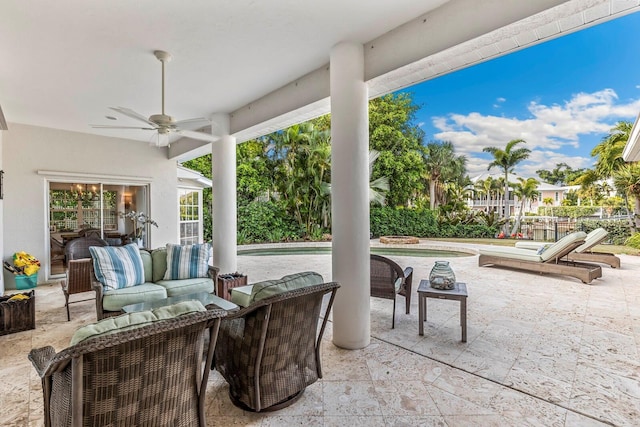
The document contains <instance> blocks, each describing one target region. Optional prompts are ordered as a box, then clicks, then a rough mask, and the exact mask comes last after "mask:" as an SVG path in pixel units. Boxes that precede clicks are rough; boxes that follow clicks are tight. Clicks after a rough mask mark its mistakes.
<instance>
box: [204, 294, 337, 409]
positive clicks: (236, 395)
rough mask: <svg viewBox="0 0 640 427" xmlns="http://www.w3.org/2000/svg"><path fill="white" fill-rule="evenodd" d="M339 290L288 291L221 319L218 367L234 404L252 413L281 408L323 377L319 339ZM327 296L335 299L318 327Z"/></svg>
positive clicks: (217, 356)
mask: <svg viewBox="0 0 640 427" xmlns="http://www.w3.org/2000/svg"><path fill="white" fill-rule="evenodd" d="M339 286H340V285H338V284H337V283H323V284H319V285H313V286H308V287H305V288H301V289H296V290H292V291H288V292H285V293H282V294H280V295H276V296H274V297H271V298H267V299H264V300H261V301H257V302H255V303H253V304H252V305H250V306H249V307H246V308H243V309H241V310H240V311H238V312H236V313H233V314H230V315H229V316H228V317H227V318H225V319H224V320H223V322H222V324H221V325H220V336H219V338H218V345H217V347H216V351H215V368H216V369H217V370H218V371H219V372H220V373H221V374H222V376H223V377H224V378H225V379H226V380H227V382H228V383H229V396H230V398H231V401H232V402H233V403H234V404H235V405H236V406H238V407H240V408H242V409H244V410H248V411H254V412H261V411H273V410H277V409H281V408H284V407H286V406H289V405H290V404H292V403H293V402H295V401H296V400H297V399H298V398H299V397H300V396H301V395H302V393H303V392H304V390H305V388H306V387H307V386H309V385H311V384H313V383H314V382H316V380H317V379H318V378H322V368H321V365H320V341H321V340H322V335H323V334H324V329H325V327H326V324H327V317H328V315H329V311H330V310H331V307H332V305H333V300H334V298H335V293H336V290H337V289H338V287H339ZM327 294H330V295H331V297H330V298H329V300H328V301H327V302H326V305H325V309H324V310H323V312H322V317H323V320H322V326H321V327H320V329H318V321H319V318H320V315H321V313H320V312H321V308H322V306H323V297H324V296H325V295H327Z"/></svg>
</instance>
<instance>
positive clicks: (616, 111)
mask: <svg viewBox="0 0 640 427" xmlns="http://www.w3.org/2000/svg"><path fill="white" fill-rule="evenodd" d="M498 99H503V98H498ZM528 111H529V113H530V116H529V117H527V118H518V117H503V116H502V117H498V116H495V115H490V114H487V115H485V114H481V113H477V112H472V113H469V114H466V115H463V114H455V113H451V114H449V115H448V116H446V117H433V118H432V122H433V126H434V127H435V128H436V129H438V130H440V132H438V133H436V134H435V135H434V137H435V138H436V139H439V140H445V141H451V142H452V143H453V144H454V146H455V147H456V152H457V153H458V154H464V155H466V156H467V158H468V159H469V161H468V163H467V165H468V170H469V174H470V175H471V176H473V175H474V173H472V171H473V172H478V173H482V172H485V171H486V170H487V166H488V164H489V163H490V161H491V160H490V159H491V156H490V155H488V154H487V153H483V152H482V149H483V148H484V147H491V146H494V147H504V146H505V144H506V143H507V142H508V141H510V140H512V139H523V140H525V141H526V147H527V148H528V149H530V150H531V151H532V153H531V156H530V158H529V160H527V161H526V162H523V163H522V164H521V165H519V166H518V168H519V171H518V173H519V174H520V175H523V176H535V175H536V174H535V171H536V170H538V169H552V168H553V167H555V165H556V164H557V163H561V162H564V163H567V164H568V165H569V166H571V167H572V168H574V169H578V168H584V167H590V166H592V164H593V159H592V158H591V157H590V156H588V154H587V156H586V157H585V156H579V155H575V154H577V153H578V151H576V150H577V149H578V148H579V147H580V136H581V135H582V136H586V135H604V134H606V133H607V132H608V131H609V130H610V129H611V128H612V127H613V126H614V125H615V123H616V122H617V121H618V120H624V119H629V120H633V119H634V118H635V117H636V116H637V114H638V111H640V99H636V100H631V101H627V102H620V101H619V100H618V95H617V94H616V93H615V91H614V90H612V89H604V90H601V91H597V92H593V93H578V94H575V95H573V97H572V98H571V99H570V100H569V101H565V102H564V104H562V105H560V104H553V105H544V104H542V103H540V102H539V101H532V102H530V103H529V105H528ZM569 147H570V148H569ZM567 148H569V149H568V150H567ZM560 150H563V151H564V152H569V153H570V152H573V153H574V155H569V154H563V153H561V152H560Z"/></svg>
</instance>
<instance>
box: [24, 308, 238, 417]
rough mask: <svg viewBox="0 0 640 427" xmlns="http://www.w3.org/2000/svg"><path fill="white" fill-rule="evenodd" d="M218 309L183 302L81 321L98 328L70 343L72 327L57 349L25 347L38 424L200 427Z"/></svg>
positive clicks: (215, 333) (213, 346)
mask: <svg viewBox="0 0 640 427" xmlns="http://www.w3.org/2000/svg"><path fill="white" fill-rule="evenodd" d="M196 303H197V304H196ZM198 304H199V306H197V305H198ZM159 310H163V311H162V313H163V314H157V313H159ZM181 312H182V313H183V314H180V313H181ZM134 314H135V315H136V316H135V317H134ZM225 314H226V312H225V311H223V310H206V309H205V308H204V307H203V306H202V304H200V303H199V302H197V301H189V302H185V303H181V304H176V305H174V306H168V307H162V308H161V309H156V310H154V311H153V312H151V311H147V312H140V313H133V314H131V315H124V316H120V317H118V318H111V319H106V320H105V321H101V322H97V323H94V324H92V325H88V326H89V327H91V328H93V329H94V331H95V332H98V334H97V335H95V336H89V337H86V336H87V333H86V329H85V328H87V327H84V328H81V330H83V333H82V334H80V336H81V337H83V336H84V337H86V338H84V340H80V341H79V342H77V341H78V339H76V338H77V336H78V334H79V332H80V330H78V331H77V332H76V334H75V335H74V338H72V344H71V345H70V346H69V347H68V348H66V349H64V350H62V351H60V352H59V353H56V352H55V350H54V349H53V347H51V346H47V347H43V348H38V349H33V350H31V352H30V353H29V360H31V362H32V364H33V366H34V367H35V369H36V371H37V373H38V375H39V376H40V378H41V380H42V391H43V395H44V425H45V426H46V427H57V426H74V427H75V426H106V425H109V426H112V425H118V426H138V425H147V426H183V427H187V426H188V427H191V426H200V427H204V426H205V425H206V420H205V391H206V387H207V380H208V378H209V369H203V367H204V366H210V364H211V361H212V358H213V350H214V348H215V344H216V338H217V333H218V328H219V325H220V318H221V317H222V316H224V315H225ZM105 322H110V323H105ZM132 323H137V325H133V326H132V325H131V324H132ZM206 329H209V333H208V334H206V333H205V330H206ZM205 335H207V336H208V338H209V339H208V344H206V343H205V342H206V339H205ZM75 342H77V343H76V344H74V343H75ZM203 348H204V349H205V350H206V353H205V354H203Z"/></svg>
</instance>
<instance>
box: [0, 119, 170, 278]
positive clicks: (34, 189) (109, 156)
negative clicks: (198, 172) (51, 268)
mask: <svg viewBox="0 0 640 427" xmlns="http://www.w3.org/2000/svg"><path fill="white" fill-rule="evenodd" d="M9 129H10V130H9V131H5V132H4V135H2V137H3V139H2V141H0V142H1V148H2V152H1V153H0V162H1V163H0V165H2V164H4V171H5V175H4V178H5V179H4V183H5V191H4V200H3V201H0V204H1V205H0V215H1V212H2V206H3V207H4V224H2V222H1V221H2V217H1V216H0V225H1V226H2V227H1V228H0V229H1V230H2V242H0V255H2V256H3V260H4V259H8V258H9V257H11V256H12V255H13V253H14V252H17V251H21V250H23V251H27V252H29V253H31V254H32V255H34V256H35V257H37V258H38V259H40V260H41V261H42V266H43V268H42V269H41V270H40V271H41V273H40V275H39V277H38V280H39V282H42V281H44V280H45V279H46V278H48V262H47V261H48V260H47V253H48V245H49V240H48V234H47V233H45V226H46V225H47V217H48V206H45V200H46V197H45V196H46V191H47V185H46V177H45V176H42V175H40V174H38V171H42V170H46V171H60V172H68V173H83V174H96V175H100V176H107V175H108V176H112V177H114V179H113V180H111V179H106V178H104V179H102V180H103V181H107V180H110V181H117V178H116V177H149V178H150V180H149V183H150V188H151V209H150V210H149V212H148V213H149V214H150V215H151V217H152V218H153V219H154V220H155V221H156V222H157V223H158V226H159V227H158V228H155V227H152V229H151V236H150V242H149V245H150V247H152V248H156V247H159V246H164V245H165V244H166V243H178V242H179V235H178V230H177V223H178V208H177V172H176V162H175V160H169V159H167V155H166V149H164V148H156V147H151V146H149V145H148V144H146V143H144V142H140V141H132V140H126V139H119V138H105V137H101V136H96V135H89V134H83V133H76V132H67V131H61V130H56V129H48V128H41V127H34V126H27V125H19V124H10V125H9ZM76 180H80V179H79V178H76ZM3 202H4V203H3ZM3 246H4V248H3ZM2 250H4V254H2V252H1V251H2ZM3 274H4V279H5V287H6V288H7V289H8V288H11V287H13V280H9V279H8V274H7V272H5V271H3Z"/></svg>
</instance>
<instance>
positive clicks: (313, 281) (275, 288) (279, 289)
mask: <svg viewBox="0 0 640 427" xmlns="http://www.w3.org/2000/svg"><path fill="white" fill-rule="evenodd" d="M321 283H324V279H323V278H322V276H321V275H320V274H318V273H314V272H313V271H305V272H303V273H295V274H290V275H288V276H284V277H283V278H282V279H280V280H266V281H264V282H259V283H254V284H253V289H251V298H250V301H249V302H250V303H252V302H255V301H260V300H263V299H266V298H269V297H272V296H274V295H278V294H281V293H283V292H286V291H291V290H293V289H300V288H304V287H306V286H311V285H319V284H321Z"/></svg>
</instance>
